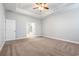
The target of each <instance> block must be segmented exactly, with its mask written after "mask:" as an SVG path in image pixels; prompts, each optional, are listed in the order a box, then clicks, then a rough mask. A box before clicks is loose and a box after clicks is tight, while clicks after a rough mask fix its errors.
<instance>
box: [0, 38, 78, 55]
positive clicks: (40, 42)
mask: <svg viewBox="0 0 79 59" xmlns="http://www.w3.org/2000/svg"><path fill="white" fill-rule="evenodd" d="M0 55H1V56H79V44H74V43H69V42H64V41H60V40H55V39H50V38H46V37H35V38H25V39H19V40H12V41H6V43H5V44H4V46H3V48H2V51H1V53H0Z"/></svg>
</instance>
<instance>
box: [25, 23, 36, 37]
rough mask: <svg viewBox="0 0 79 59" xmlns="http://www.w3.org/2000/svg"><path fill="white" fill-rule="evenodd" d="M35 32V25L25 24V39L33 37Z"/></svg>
mask: <svg viewBox="0 0 79 59" xmlns="http://www.w3.org/2000/svg"><path fill="white" fill-rule="evenodd" d="M35 32H36V24H35V23H29V24H27V29H26V33H27V34H26V36H27V37H34V36H35V34H36V33H35Z"/></svg>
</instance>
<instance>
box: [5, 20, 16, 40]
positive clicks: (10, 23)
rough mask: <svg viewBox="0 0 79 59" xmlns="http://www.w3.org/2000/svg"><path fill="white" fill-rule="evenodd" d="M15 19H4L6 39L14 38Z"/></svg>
mask: <svg viewBox="0 0 79 59" xmlns="http://www.w3.org/2000/svg"><path fill="white" fill-rule="evenodd" d="M15 31H16V21H15V20H6V40H7V41H8V40H15Z"/></svg>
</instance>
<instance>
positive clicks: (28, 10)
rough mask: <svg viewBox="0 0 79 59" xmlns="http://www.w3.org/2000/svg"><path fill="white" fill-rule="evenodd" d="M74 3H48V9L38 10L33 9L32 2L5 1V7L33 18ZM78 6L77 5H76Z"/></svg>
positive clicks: (47, 14)
mask: <svg viewBox="0 0 79 59" xmlns="http://www.w3.org/2000/svg"><path fill="white" fill-rule="evenodd" d="M71 5H74V4H72V3H48V7H49V10H47V11H42V12H40V11H39V10H37V9H33V3H5V4H4V6H5V9H6V10H9V11H13V12H18V13H21V14H25V15H29V16H32V17H35V18H40V19H41V18H45V17H46V16H49V15H50V14H53V13H56V12H57V11H61V10H63V9H67V7H69V6H71ZM78 6H79V5H78Z"/></svg>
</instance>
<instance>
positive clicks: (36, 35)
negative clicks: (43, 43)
mask: <svg viewBox="0 0 79 59" xmlns="http://www.w3.org/2000/svg"><path fill="white" fill-rule="evenodd" d="M38 36H42V35H34V37H38ZM23 38H28V37H27V36H25V37H19V38H16V39H17V40H18V39H23Z"/></svg>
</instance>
